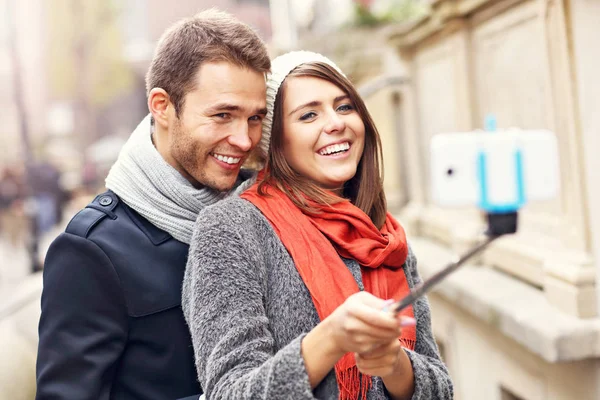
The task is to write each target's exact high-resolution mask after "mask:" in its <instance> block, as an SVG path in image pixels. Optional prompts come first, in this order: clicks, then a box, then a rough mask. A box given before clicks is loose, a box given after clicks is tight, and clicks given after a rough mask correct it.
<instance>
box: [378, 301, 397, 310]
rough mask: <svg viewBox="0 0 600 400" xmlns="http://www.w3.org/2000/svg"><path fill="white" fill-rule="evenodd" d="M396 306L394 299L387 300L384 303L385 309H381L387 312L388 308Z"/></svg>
mask: <svg viewBox="0 0 600 400" xmlns="http://www.w3.org/2000/svg"><path fill="white" fill-rule="evenodd" d="M392 304H394V299H387V300H386V301H385V302H384V303H383V307H382V308H381V310H382V311H387V310H388V308H389V307H390V306H391V305H392Z"/></svg>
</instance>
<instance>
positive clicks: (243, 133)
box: [227, 123, 252, 151]
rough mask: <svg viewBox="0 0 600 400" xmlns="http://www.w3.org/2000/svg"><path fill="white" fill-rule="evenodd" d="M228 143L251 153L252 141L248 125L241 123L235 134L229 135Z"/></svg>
mask: <svg viewBox="0 0 600 400" xmlns="http://www.w3.org/2000/svg"><path fill="white" fill-rule="evenodd" d="M227 141H228V142H229V144H230V145H232V146H234V147H237V148H238V149H240V150H242V151H250V150H251V149H252V140H251V139H250V135H249V129H248V123H240V124H239V125H238V126H237V127H236V128H235V130H234V132H232V133H231V135H229V137H228V138H227Z"/></svg>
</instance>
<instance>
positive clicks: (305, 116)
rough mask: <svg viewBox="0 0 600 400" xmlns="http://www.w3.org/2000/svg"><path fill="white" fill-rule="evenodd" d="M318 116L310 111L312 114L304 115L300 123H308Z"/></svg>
mask: <svg viewBox="0 0 600 400" xmlns="http://www.w3.org/2000/svg"><path fill="white" fill-rule="evenodd" d="M316 116H317V114H316V113H314V112H312V111H310V112H307V113H306V114H302V116H301V117H300V121H306V120H309V119H312V118H314V117H316Z"/></svg>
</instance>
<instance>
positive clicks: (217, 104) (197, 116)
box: [169, 62, 267, 191]
mask: <svg viewBox="0 0 600 400" xmlns="http://www.w3.org/2000/svg"><path fill="white" fill-rule="evenodd" d="M266 111H267V110H266V84H265V78H264V75H263V74H261V73H260V72H256V71H253V70H250V69H245V68H241V67H238V66H236V65H233V64H230V63H228V62H211V63H206V64H203V65H202V66H201V67H200V69H199V70H198V73H197V75H196V87H195V89H194V90H192V91H191V92H189V93H188V94H187V95H186V96H185V102H184V106H183V109H182V110H180V115H179V118H176V117H173V119H172V121H173V123H171V124H170V126H169V150H170V154H169V155H170V158H171V160H170V161H171V163H172V164H173V163H174V164H175V165H174V166H175V168H176V169H177V170H178V171H179V172H180V173H181V174H182V175H183V176H184V177H185V178H186V179H188V180H189V181H190V182H191V183H192V184H193V185H194V186H195V187H202V186H207V187H210V188H213V189H216V190H219V191H226V190H229V189H231V188H232V187H233V185H234V184H235V181H236V179H237V176H238V173H239V171H240V167H241V165H242V164H243V163H244V161H245V160H246V159H247V158H248V156H249V154H250V152H251V151H252V150H253V149H254V147H256V145H257V144H258V142H259V141H260V138H261V135H262V119H263V118H264V116H265V115H266Z"/></svg>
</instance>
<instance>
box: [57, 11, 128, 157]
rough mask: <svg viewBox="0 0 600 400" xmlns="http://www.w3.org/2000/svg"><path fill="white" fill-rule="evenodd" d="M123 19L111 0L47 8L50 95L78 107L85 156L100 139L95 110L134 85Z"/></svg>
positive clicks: (76, 120) (76, 131)
mask: <svg viewBox="0 0 600 400" xmlns="http://www.w3.org/2000/svg"><path fill="white" fill-rule="evenodd" d="M119 14H120V9H119V8H118V7H117V6H116V4H115V2H114V1H112V0H86V1H82V0H54V1H53V2H52V7H49V8H48V18H49V38H48V51H49V53H48V59H49V64H50V65H49V71H50V76H49V92H50V96H51V97H52V100H55V101H64V102H68V103H71V104H72V105H73V109H74V134H75V135H76V136H77V139H78V141H79V145H80V150H81V151H82V152H81V153H82V154H84V150H85V149H86V148H87V147H88V145H89V144H90V143H91V142H92V141H94V140H96V139H97V138H98V134H97V132H95V125H96V123H95V116H96V111H97V110H98V109H99V108H100V107H103V106H105V105H106V104H108V103H109V102H111V101H112V100H114V99H115V98H116V97H117V96H119V95H120V94H121V93H123V92H126V91H128V90H129V89H130V88H131V86H132V85H133V84H134V75H133V71H132V70H131V68H130V66H129V65H128V64H127V62H126V60H125V59H124V57H123V51H122V47H123V38H122V33H121V30H120V27H119V21H120V19H119V17H120V15H119Z"/></svg>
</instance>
